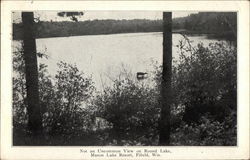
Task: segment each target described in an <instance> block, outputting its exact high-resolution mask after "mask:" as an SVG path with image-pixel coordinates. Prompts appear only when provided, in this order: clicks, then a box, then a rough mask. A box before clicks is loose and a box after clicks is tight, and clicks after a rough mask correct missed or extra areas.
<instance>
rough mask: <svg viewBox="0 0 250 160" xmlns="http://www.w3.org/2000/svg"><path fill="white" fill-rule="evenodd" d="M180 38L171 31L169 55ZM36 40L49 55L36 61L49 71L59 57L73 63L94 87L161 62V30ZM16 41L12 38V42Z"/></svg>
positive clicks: (194, 38)
mask: <svg viewBox="0 0 250 160" xmlns="http://www.w3.org/2000/svg"><path fill="white" fill-rule="evenodd" d="M188 38H189V39H190V41H191V42H192V45H193V46H195V45H196V44H197V43H199V42H202V43H203V44H204V45H205V46H206V45H208V44H209V43H211V42H215V41H217V40H212V39H207V38H206V36H191V37H188ZM182 39H183V37H182V36H181V35H179V34H173V58H174V59H175V60H177V61H178V56H179V51H178V48H177V47H176V45H178V44H179V41H180V40H182ZM36 42H37V51H38V52H42V53H43V52H45V54H47V55H48V56H49V58H48V59H45V58H43V59H39V63H45V64H47V65H48V71H49V73H50V74H51V75H54V74H55V73H56V70H57V65H56V63H57V62H59V61H64V62H68V63H72V64H76V65H77V67H78V68H79V70H82V71H83V72H84V73H86V75H91V76H92V78H93V81H94V82H95V86H96V87H97V89H100V88H102V86H103V85H108V84H110V82H111V81H112V80H114V79H116V78H118V77H119V75H121V74H123V75H127V74H129V73H130V74H132V75H134V76H136V73H137V72H150V71H151V70H152V69H153V66H152V62H153V61H158V62H159V63H162V33H161V32H153V33H127V34H112V35H91V36H74V37H60V38H45V39H37V40H36ZM18 43H19V42H17V41H15V42H14V46H17V45H19V44H18Z"/></svg>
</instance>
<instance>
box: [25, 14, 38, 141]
mask: <svg viewBox="0 0 250 160" xmlns="http://www.w3.org/2000/svg"><path fill="white" fill-rule="evenodd" d="M22 22H23V45H24V46H23V47H24V48H23V49H24V62H25V76H26V90H27V102H28V108H27V111H28V128H29V130H30V131H31V133H32V135H33V136H34V137H38V136H41V133H42V117H41V108H40V104H39V91H38V67H37V56H36V41H35V36H34V15H33V12H22Z"/></svg>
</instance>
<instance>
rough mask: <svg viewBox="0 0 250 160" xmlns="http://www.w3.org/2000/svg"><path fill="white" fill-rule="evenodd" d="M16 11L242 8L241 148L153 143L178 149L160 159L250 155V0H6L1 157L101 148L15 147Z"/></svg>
mask: <svg viewBox="0 0 250 160" xmlns="http://www.w3.org/2000/svg"><path fill="white" fill-rule="evenodd" d="M13 10H31V11H32V10H95V11H97V10H100V11H101V10H133V11H136V10H140V11H147V10H149V11H150V10H152V11H197V10H198V11H237V12H238V124H239V125H238V145H237V147H177V146H176V147H174V146H172V147H153V148H167V149H169V150H170V151H171V152H172V153H170V154H165V156H162V157H160V158H158V159H169V158H171V159H248V158H249V2H248V1H169V2H165V1H120V2H114V1H91V2H90V1H73V2H69V1H52V2H49V1H33V2H32V1H2V2H1V159H90V157H88V156H87V155H83V154H80V149H84V148H86V149H88V150H89V149H91V148H101V147H13V146H12V141H11V137H12V136H11V133H12V131H11V129H12V127H11V117H12V114H11V105H12V104H11V102H12V99H11V98H12V95H11V94H12V92H11V90H12V86H11V85H12V84H11V81H12V80H11V70H12V69H11V67H12V64H11V60H12V58H11V39H12V36H11V29H12V24H11V11H13ZM109 148H117V149H118V148H124V147H109ZM126 148H130V149H135V148H136V149H139V148H152V147H126ZM92 159H94V158H92ZM99 159H100V158H99ZM106 159H112V158H106ZM115 159H117V158H115ZM120 159H122V158H120ZM123 159H124V158H123ZM126 159H129V158H126ZM134 159H136V158H134ZM137 159H139V158H137ZM140 159H143V158H140ZM144 159H149V158H144Z"/></svg>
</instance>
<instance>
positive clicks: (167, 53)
mask: <svg viewBox="0 0 250 160" xmlns="http://www.w3.org/2000/svg"><path fill="white" fill-rule="evenodd" d="M171 76H172V12H163V71H162V84H161V85H162V86H161V87H162V88H161V98H162V108H161V119H160V125H159V127H160V139H159V145H169V143H170V105H171Z"/></svg>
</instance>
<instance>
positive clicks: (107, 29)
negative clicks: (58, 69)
mask: <svg viewBox="0 0 250 160" xmlns="http://www.w3.org/2000/svg"><path fill="white" fill-rule="evenodd" d="M36 30H37V31H36V35H35V36H36V38H47V37H67V36H77V35H98V34H115V33H136V32H161V31H162V20H147V19H133V20H125V19H123V20H112V19H108V20H91V21H90V20H87V21H79V22H73V21H63V22H53V21H40V22H37V23H36ZM173 30H179V31H180V30H181V31H182V32H184V33H186V34H196V33H197V34H211V35H216V38H224V39H225V38H226V39H236V33H237V14H236V12H200V13H197V14H190V15H189V16H187V17H180V18H175V19H173ZM13 38H14V39H15V40H17V39H22V23H18V24H13Z"/></svg>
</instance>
